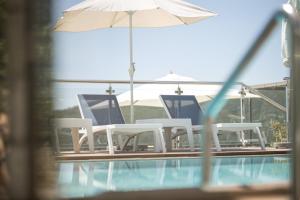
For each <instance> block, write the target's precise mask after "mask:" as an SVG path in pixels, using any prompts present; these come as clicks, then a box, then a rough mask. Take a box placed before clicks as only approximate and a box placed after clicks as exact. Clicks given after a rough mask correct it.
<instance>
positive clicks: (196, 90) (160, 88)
mask: <svg viewBox="0 0 300 200" xmlns="http://www.w3.org/2000/svg"><path fill="white" fill-rule="evenodd" d="M156 81H173V82H178V84H145V85H141V86H138V87H136V88H134V90H133V92H134V97H135V101H134V105H138V106H153V107H162V104H161V102H160V100H159V95H175V94H178V88H180V91H181V92H182V93H181V94H183V95H195V96H196V98H197V100H198V102H199V103H200V102H205V101H209V100H211V99H212V98H213V97H214V96H215V95H216V94H217V93H218V92H219V90H220V89H221V87H222V86H221V85H214V84H203V85H198V84H180V82H190V81H191V82H196V81H197V80H196V79H194V78H191V77H186V76H180V75H177V74H174V73H170V74H167V75H166V76H164V77H161V78H158V79H156ZM251 97H257V96H256V95H253V94H250V93H248V92H246V94H245V98H251ZM117 98H118V102H119V104H120V106H128V105H130V91H126V92H124V93H122V94H120V95H118V96H117ZM227 98H230V99H233V98H241V94H240V90H239V89H230V91H229V92H228V93H227Z"/></svg>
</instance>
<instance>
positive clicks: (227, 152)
mask: <svg viewBox="0 0 300 200" xmlns="http://www.w3.org/2000/svg"><path fill="white" fill-rule="evenodd" d="M290 153H291V150H290V149H274V148H267V149H266V150H261V149H260V148H253V147H249V148H224V149H223V150H222V151H221V152H217V151H212V156H242V155H248V156H250V155H278V154H290ZM202 154H203V153H202V152H190V151H172V152H167V153H155V152H130V153H128V152H116V154H114V155H109V154H108V152H107V151H99V152H97V151H96V152H95V153H89V152H87V151H86V152H82V153H80V154H78V153H74V152H71V151H69V152H64V153H60V154H57V155H56V159H57V160H62V161H63V160H101V159H128V158H130V159H135V158H139V159H141V158H168V157H196V156H201V155H202Z"/></svg>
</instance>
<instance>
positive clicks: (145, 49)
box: [52, 0, 288, 92]
mask: <svg viewBox="0 0 300 200" xmlns="http://www.w3.org/2000/svg"><path fill="white" fill-rule="evenodd" d="M79 2H81V1H79V0H53V6H52V25H53V26H54V24H55V22H56V20H57V19H59V17H61V16H62V11H63V10H65V9H67V8H69V7H71V6H72V5H75V4H77V3H79ZM188 2H190V3H194V4H197V5H198V6H200V7H203V8H206V9H208V10H211V11H213V12H215V13H217V14H218V15H217V16H215V17H211V18H208V19H206V20H203V21H200V22H198V23H195V24H191V25H188V26H186V25H180V26H174V27H166V28H136V29H134V31H133V54H134V62H135V63H136V65H135V67H136V72H135V75H134V79H135V80H153V79H156V78H159V77H162V76H164V75H166V74H168V73H169V72H170V71H172V72H174V73H176V74H179V75H183V76H190V77H192V78H194V79H197V80H199V81H225V80H226V78H227V77H228V75H229V74H230V73H231V72H232V70H233V69H234V68H235V66H236V64H237V63H238V62H239V60H240V59H241V57H242V56H243V55H244V54H245V53H246V51H247V50H248V49H249V47H250V45H251V44H252V42H253V41H254V40H255V38H256V37H257V36H258V34H259V33H260V32H261V30H262V29H263V27H264V25H265V24H266V23H267V22H268V20H269V19H270V18H271V16H272V14H273V13H274V12H275V11H276V10H278V9H280V8H281V5H282V4H283V3H286V0H188ZM280 34H281V27H278V28H277V29H276V31H275V32H274V33H273V35H272V37H271V38H270V39H269V41H268V42H267V43H266V44H265V46H264V48H263V49H262V50H261V51H260V52H259V55H258V56H257V57H256V58H255V59H254V60H253V62H252V63H251V64H250V66H249V67H248V69H247V70H246V71H245V73H244V74H243V76H241V77H240V79H239V81H242V82H244V83H246V84H249V85H253V84H262V83H270V82H276V81H282V80H283V78H284V77H286V76H288V69H287V68H286V67H284V66H283V65H282V59H281V35H280ZM53 41H54V43H53V51H54V52H53V65H54V75H53V76H54V78H61V79H86V80H89V79H93V80H107V79H111V80H128V79H129V75H128V67H129V38H128V29H127V28H112V29H99V30H95V31H89V32H79V33H68V32H54V33H53ZM68 87H71V88H72V87H74V88H76V87H77V86H64V88H65V89H66V88H68ZM60 92H62V90H60Z"/></svg>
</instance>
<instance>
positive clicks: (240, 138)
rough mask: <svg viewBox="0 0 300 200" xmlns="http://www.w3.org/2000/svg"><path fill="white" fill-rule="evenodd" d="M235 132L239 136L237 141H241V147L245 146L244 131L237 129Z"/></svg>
mask: <svg viewBox="0 0 300 200" xmlns="http://www.w3.org/2000/svg"><path fill="white" fill-rule="evenodd" d="M236 134H237V136H238V138H239V141H240V142H241V143H242V145H243V147H244V146H246V142H245V134H244V131H237V132H236Z"/></svg>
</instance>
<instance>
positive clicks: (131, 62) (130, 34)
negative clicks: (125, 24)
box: [128, 12, 135, 123]
mask: <svg viewBox="0 0 300 200" xmlns="http://www.w3.org/2000/svg"><path fill="white" fill-rule="evenodd" d="M128 15H129V51H130V58H129V59H130V64H129V65H130V66H129V70H128V72H129V76H130V123H133V122H134V107H133V75H134V71H135V69H134V63H133V50H132V15H133V12H128Z"/></svg>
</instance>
